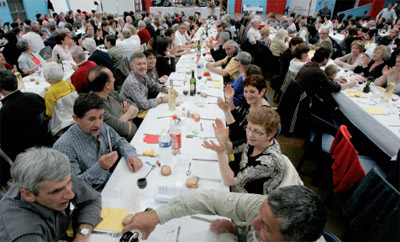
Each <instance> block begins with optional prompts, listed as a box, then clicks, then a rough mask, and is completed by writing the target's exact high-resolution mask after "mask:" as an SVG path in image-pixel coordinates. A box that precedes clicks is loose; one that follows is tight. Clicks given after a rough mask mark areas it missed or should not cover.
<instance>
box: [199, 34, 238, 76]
mask: <svg viewBox="0 0 400 242" xmlns="http://www.w3.org/2000/svg"><path fill="white" fill-rule="evenodd" d="M224 49H225V52H226V57H225V58H224V59H222V60H220V61H217V62H215V63H207V64H206V67H207V69H209V70H210V71H212V72H214V73H216V74H218V75H221V76H223V77H224V82H225V83H232V82H233V81H234V80H235V79H236V78H237V76H238V75H239V69H238V68H237V67H236V65H235V58H236V55H237V54H238V51H239V45H238V44H237V43H236V42H235V41H234V40H228V41H227V42H226V43H225V45H224ZM219 66H221V67H222V69H220V68H217V67H219Z"/></svg>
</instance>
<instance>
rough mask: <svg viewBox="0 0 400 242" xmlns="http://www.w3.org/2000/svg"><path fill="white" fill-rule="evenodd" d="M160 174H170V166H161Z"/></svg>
mask: <svg viewBox="0 0 400 242" xmlns="http://www.w3.org/2000/svg"><path fill="white" fill-rule="evenodd" d="M161 175H163V176H169V175H171V167H170V166H167V165H163V166H161Z"/></svg>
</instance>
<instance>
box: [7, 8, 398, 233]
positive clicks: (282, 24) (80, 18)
mask: <svg viewBox="0 0 400 242" xmlns="http://www.w3.org/2000/svg"><path fill="white" fill-rule="evenodd" d="M95 5H96V4H95ZM96 6H99V5H98V4H97V5H96ZM391 7H393V5H392V6H391ZM96 8H97V7H96ZM328 10H329V11H328ZM389 10H390V9H389ZM37 17H38V18H37V19H36V20H34V21H31V20H25V21H24V23H22V22H21V21H20V19H18V18H17V19H16V21H15V23H13V24H11V26H12V28H11V29H9V30H7V31H3V32H4V38H5V39H6V40H7V44H5V45H4V48H3V50H2V52H0V94H1V96H0V99H1V102H2V107H1V108H0V120H1V122H0V134H1V135H0V145H1V146H0V147H1V149H2V150H3V151H4V152H5V154H6V155H7V156H8V157H9V158H11V160H16V162H15V163H14V165H13V166H11V167H7V166H3V163H4V162H5V160H4V159H1V160H0V161H1V162H2V165H1V166H0V168H1V170H2V171H1V174H2V179H1V184H0V185H1V193H0V195H1V196H4V197H5V199H3V200H1V202H0V212H1V213H2V214H4V216H2V218H1V219H0V228H1V229H0V240H2V241H3V240H7V241H8V240H13V239H16V238H20V239H22V240H21V241H25V240H26V241H35V240H49V241H50V240H51V241H57V240H62V239H65V237H64V236H65V234H62V233H59V232H60V230H57V229H60V228H56V227H57V225H56V224H54V223H55V222H54V221H51V222H48V221H46V219H44V218H46V216H45V215H46V214H49V213H51V212H54V211H61V210H65V209H66V208H67V207H68V209H69V206H68V204H69V202H70V201H75V200H77V201H79V204H80V206H82V208H81V207H78V208H79V211H78V210H77V212H80V213H82V214H83V215H82V221H80V222H81V223H80V224H78V225H77V227H75V228H74V229H75V230H76V232H77V234H76V236H77V237H76V238H79V236H85V235H87V234H85V232H80V231H84V230H85V229H87V230H89V231H91V230H92V229H93V227H94V226H96V224H97V223H98V222H99V214H100V211H99V207H100V202H99V201H100V200H101V199H100V195H99V193H98V192H99V191H101V190H102V189H103V188H104V186H105V185H106V183H107V181H108V179H109V178H110V176H111V175H112V172H113V168H114V167H115V165H116V164H117V163H118V159H119V158H120V157H124V158H125V160H126V162H127V166H128V168H129V170H130V171H131V172H136V171H138V170H139V169H140V168H141V167H142V165H143V163H142V160H141V159H140V158H139V157H138V154H137V153H136V149H135V148H134V146H133V145H132V144H130V143H129V142H130V141H131V140H132V138H133V137H134V135H135V132H136V131H137V130H138V128H139V126H140V125H141V123H142V121H143V119H144V118H145V116H146V113H147V111H148V110H149V109H152V108H155V107H156V106H158V105H160V104H162V103H166V102H168V96H167V95H166V93H168V87H167V86H166V85H165V83H166V81H167V80H168V77H169V76H170V75H171V73H174V72H176V71H177V68H176V64H177V62H178V61H179V58H180V57H181V56H183V55H186V54H187V53H189V52H190V50H191V49H193V48H196V47H197V42H196V41H193V40H192V38H193V36H194V34H195V33H196V31H197V30H198V29H199V27H201V26H204V24H205V23H206V21H207V19H212V20H213V21H214V23H215V27H216V29H217V35H216V36H215V41H208V42H206V43H204V45H205V46H206V48H207V51H209V52H210V54H211V56H212V58H213V59H214V62H213V63H207V64H205V68H206V69H207V70H208V71H210V72H212V73H213V74H216V75H219V76H221V77H222V78H223V80H224V86H225V87H224V89H223V90H224V96H225V98H221V97H220V98H218V101H217V105H218V107H219V108H220V109H221V110H222V111H223V113H224V115H225V121H226V122H223V121H222V120H220V119H217V120H215V123H214V124H213V127H214V131H215V136H216V139H217V142H214V141H204V143H203V144H202V145H203V146H204V147H205V148H208V149H211V150H214V151H215V152H216V153H217V156H218V164H219V168H220V172H221V176H222V179H223V183H224V184H225V185H226V186H230V188H231V191H234V192H238V193H256V194H262V195H269V196H271V199H269V198H267V199H266V200H265V198H266V197H265V196H263V197H257V198H256V197H254V196H251V195H246V196H243V198H241V197H237V198H236V197H235V198H234V199H236V200H237V201H238V202H239V200H240V201H242V200H243V201H242V202H246V201H253V203H254V204H257V206H255V205H254V204H253V205H254V206H250V205H249V204H248V205H247V206H249V208H247V207H246V206H245V205H243V207H242V208H241V209H243V210H245V209H253V210H254V209H255V208H257V209H258V208H259V207H260V206H261V208H263V207H264V208H263V209H260V211H258V210H257V211H252V213H254V214H253V215H259V214H260V213H265V212H266V211H265V209H271V211H269V213H273V214H275V213H277V214H276V217H275V216H274V219H275V220H276V219H280V218H282V219H285V216H286V215H283V214H278V211H277V210H275V209H278V208H279V209H288V210H291V209H292V210H295V208H294V207H290V208H280V207H279V204H278V205H277V204H274V201H273V198H274V196H275V197H276V196H283V195H282V194H281V193H280V192H279V190H280V188H279V189H278V187H279V185H280V183H281V182H282V180H283V176H284V167H285V166H284V159H285V157H284V155H283V154H282V152H281V149H280V145H279V142H278V141H277V137H278V136H279V135H280V132H281V119H280V116H279V114H278V113H277V112H276V111H275V110H274V109H273V108H271V105H270V102H269V99H268V97H267V94H266V93H267V84H266V83H267V82H266V77H267V76H269V75H276V74H279V75H282V76H281V78H280V80H281V81H282V83H281V86H280V87H279V88H278V89H279V90H280V91H281V92H283V93H285V91H286V89H287V87H288V86H289V85H290V83H291V81H292V80H295V81H297V82H298V83H299V85H300V86H301V88H302V89H303V90H304V92H305V93H306V94H307V95H308V97H309V98H310V99H313V98H321V99H324V100H329V101H330V102H332V98H331V94H332V93H337V92H339V91H341V90H344V89H346V88H351V87H353V86H355V85H356V82H355V81H347V82H346V81H345V80H343V78H342V77H336V74H337V73H338V68H337V67H336V66H335V65H337V66H339V67H340V68H344V69H346V70H348V71H354V72H355V73H360V74H361V75H363V76H364V77H366V78H367V77H369V76H373V77H374V79H375V85H378V86H383V87H385V86H386V85H387V84H388V83H389V82H395V83H396V87H395V91H394V92H395V93H397V94H400V84H399V83H400V56H399V55H398V54H399V51H400V47H399V44H400V40H399V28H400V21H395V20H396V19H392V21H390V20H391V19H390V18H389V19H388V13H386V12H383V13H380V16H378V19H377V20H375V19H371V18H370V17H368V16H363V17H354V18H353V16H347V18H344V16H342V15H339V16H332V12H331V11H330V9H328V7H327V6H325V7H324V8H323V9H321V10H320V11H318V12H317V14H316V16H303V15H296V14H295V13H292V14H290V15H289V16H286V15H284V16H281V17H277V16H276V14H274V13H271V14H269V15H268V16H266V18H265V21H263V19H262V18H261V17H260V16H257V15H256V14H254V13H246V14H244V15H243V17H242V18H240V19H235V18H234V17H232V16H230V15H229V14H226V13H222V14H221V15H220V16H216V15H214V14H211V15H210V16H208V18H207V19H206V18H204V16H201V14H200V13H199V12H196V13H195V14H194V15H193V16H186V15H185V14H184V13H183V12H177V13H176V14H172V15H169V14H166V15H162V13H161V12H158V13H145V14H140V13H136V14H134V13H133V12H125V13H124V15H123V16H122V17H121V16H117V15H112V14H109V13H106V12H101V11H100V8H97V11H94V12H92V13H87V12H83V11H80V10H79V11H76V12H74V11H69V12H68V13H53V16H50V15H49V14H46V15H44V17H42V16H41V15H38V16H37ZM389 29H390V30H389ZM384 31H386V34H384V33H383V32H384ZM333 32H334V33H342V34H343V35H344V36H343V37H344V38H343V40H342V41H341V42H339V43H338V41H336V40H334V39H333V38H332V36H331V34H332V33H333ZM366 46H368V47H369V48H368V50H367V51H366V50H365V48H366ZM310 50H313V52H314V53H312V54H311V55H312V56H311V57H312V58H309V57H310ZM392 50H393V52H392ZM331 57H335V60H334V63H335V65H333V66H328V67H327V68H326V69H325V70H323V69H322V68H324V67H325V65H326V64H327V63H328V61H329V60H330V58H331ZM60 60H61V61H64V63H67V64H68V65H71V68H72V73H71V77H70V80H67V79H66V78H65V76H64V75H65V71H64V70H63V69H62V67H61V66H60V65H59V64H57V62H56V61H60ZM268 65H270V66H273V67H274V68H273V70H271V69H270V68H267V67H268ZM275 67H276V68H275ZM42 70H43V76H44V78H45V80H46V81H47V82H48V83H49V84H50V87H49V88H48V89H47V90H46V92H45V94H44V97H41V96H40V95H37V94H33V93H28V92H21V91H19V90H18V84H17V82H18V81H17V76H16V75H15V74H14V72H17V71H18V72H20V73H21V74H22V75H23V76H28V75H31V74H35V73H36V74H37V72H38V71H42ZM120 73H124V75H125V77H124V78H122V80H116V79H117V78H120V76H121V75H120ZM117 81H118V83H120V85H119V84H118V85H116V82H117ZM75 91H76V92H77V93H78V94H79V97H78V98H77V99H76V100H75V101H74V104H73V110H72V111H73V113H72V117H73V121H74V123H73V124H72V125H70V126H69V127H68V128H67V129H65V130H64V131H63V134H61V135H60V136H59V137H58V136H57V137H51V135H50V134H49V133H48V131H47V123H48V122H49V120H50V119H51V118H52V116H53V113H54V108H55V104H56V103H57V101H59V100H61V99H62V98H63V97H65V96H68V95H70V94H71V93H74V92H75ZM176 95H178V93H176ZM324 109H325V108H324V107H321V110H320V111H321V115H322V116H324V115H325V114H326V110H324ZM316 111H318V110H316ZM327 116H329V115H327ZM13 130H17V131H16V132H13ZM110 137H111V139H110ZM111 141H112V142H111ZM36 146H46V147H52V149H50V148H33V149H32V147H36ZM29 148H31V149H29ZM27 149H28V150H27ZM111 150H112V151H111ZM24 151H25V152H24ZM232 154H234V155H232ZM227 155H229V156H227ZM49 157H51V159H50V158H49ZM228 160H230V161H232V163H231V164H229V163H230V162H228ZM50 161H51V162H50ZM32 162H37V163H36V164H37V166H35V167H33V166H34V164H33V163H32ZM52 162H54V163H53V164H50V163H52ZM31 163H32V164H31ZM4 167H6V168H5V169H3V168H4ZM52 167H57V168H59V169H53V168H52ZM31 170H32V172H31V173H30V172H28V171H31ZM52 170H53V171H54V174H52ZM55 170H57V171H55ZM25 173H29V174H25ZM3 174H4V175H3ZM25 176H26V177H25ZM76 177H78V178H80V179H76ZM4 178H5V180H4ZM9 178H13V179H14V180H15V181H16V183H15V184H14V185H13V186H12V187H11V188H10V187H9V184H8V183H7V182H8V179H9ZM24 179H27V180H26V181H24ZM44 183H51V184H50V185H51V186H50V185H49V187H46V186H44V185H43V184H44ZM71 183H72V184H73V187H72V188H71ZM56 185H59V186H62V191H61V192H62V193H63V196H64V199H58V200H57V199H55V198H53V199H52V198H50V197H48V194H47V196H46V194H43V193H44V192H49V191H50V192H51V189H55V186H56ZM7 189H9V190H8V192H7V193H6V194H5V191H6V190H7ZM46 189H50V190H49V191H47V190H46ZM292 189H293V191H290V189H289V190H288V193H301V194H302V195H299V196H305V195H304V194H309V195H308V197H307V199H308V200H313V201H314V204H313V206H316V207H317V208H315V209H314V210H312V209H309V210H305V211H304V213H307V214H312V215H313V216H314V215H315V216H316V218H314V217H313V218H312V219H310V220H307V221H302V222H301V223H303V224H302V225H301V226H306V227H307V226H309V224H312V226H314V228H313V229H314V230H313V231H312V232H309V231H303V232H302V233H300V232H296V233H297V234H296V233H294V232H293V233H292V232H288V231H286V230H285V231H283V230H279V228H275V229H277V230H276V231H274V232H275V234H274V235H273V236H272V238H273V240H277V241H279V240H294V241H302V240H307V241H308V240H316V239H318V238H319V237H320V236H321V234H322V230H323V226H324V225H325V222H326V214H325V211H324V209H323V208H322V207H321V206H320V204H319V203H320V201H318V198H316V197H315V194H313V193H312V192H311V191H309V190H307V189H306V188H300V187H293V188H292ZM304 189H305V190H304ZM96 190H97V191H96ZM299 191H300V192H299ZM53 193H54V191H53ZM74 194H75V196H74ZM209 194H212V193H209ZM42 196H44V197H42ZM192 196H193V198H191V197H190V196H189V197H188V198H185V199H189V200H190V199H194V198H196V196H201V194H200V195H198V194H194V195H192ZM209 196H211V195H209ZM213 196H214V195H213ZM238 196H239V195H238ZM296 196H297V195H296ZM260 198H263V199H262V200H260ZM177 199H179V198H177ZM213 199H215V204H214V205H215V206H217V205H216V204H218V203H221V204H223V200H224V199H223V198H222V197H215V196H214V197H213ZM213 199H209V201H208V202H210V201H212V200H213ZM307 199H305V200H307ZM264 200H265V201H264ZM293 200H296V199H293ZM308 200H307V202H308ZM206 202H207V201H206ZM206 202H205V203H206ZM286 202H287V203H289V204H292V203H293V204H292V205H293V206H298V207H300V208H303V206H305V205H304V204H301V203H302V202H303V201H301V199H300V201H290V202H289V201H286ZM26 203H28V204H30V203H31V204H35V206H33V207H34V209H33V210H29V209H26V207H27V206H28V205H26ZM275 203H276V201H275ZM282 203H284V201H282ZM15 204H19V205H18V206H15ZM167 206H169V205H167ZM218 206H220V205H218ZM221 206H222V205H221ZM10 207H12V209H9V208H10ZM253 207H254V208H253ZM270 207H271V208H270ZM19 209H21V210H24V212H23V213H19ZM87 209H93V212H92V213H90V214H88V213H85V211H86V210H87ZM193 209H200V210H201V208H193ZM28 210H29V211H28ZM13 211H14V212H15V213H18V216H16V218H15V219H20V218H21V216H22V215H29V214H32V213H33V214H39V215H42V217H44V218H42V219H43V220H44V221H45V222H46V227H45V228H43V230H42V231H34V230H33V229H32V228H33V227H31V228H30V227H29V226H28V225H29V220H26V222H25V223H26V224H25V223H24V224H23V225H22V229H17V231H15V232H14V231H13V232H12V233H6V232H4V231H5V228H9V229H15V228H14V227H17V226H16V224H12V223H7V220H6V219H10V218H11V217H12V215H13V213H12V212H13ZM160 211H162V209H161V210H160ZM202 211H204V209H203V210H202ZM296 212H297V213H300V210H296ZM215 213H216V214H220V215H222V216H224V215H225V216H227V217H229V216H228V215H227V214H223V213H222V214H221V213H219V212H218V211H216V212H215ZM160 214H161V213H160ZM160 214H157V215H158V217H155V218H156V219H159V220H157V221H158V222H165V221H167V220H169V219H172V218H173V216H172V215H171V216H170V217H168V216H164V217H162V215H160ZM273 214H272V215H273ZM88 215H90V216H88ZM253 215H252V216H253ZM153 216H154V214H153ZM232 216H235V215H232ZM259 216H261V217H262V216H263V215H259ZM299 216H300V215H299ZM310 216H311V215H310ZM47 217H48V216H47ZM256 217H257V216H255V217H254V218H253V219H255V218H256ZM139 218H140V216H138V217H137V218H135V219H139ZM56 219H57V218H56ZM135 219H133V220H131V221H130V224H129V225H128V228H129V226H134V227H140V226H139V225H138V224H137V221H136V220H135ZM313 220H315V221H313ZM12 221H14V223H16V222H15V220H12ZM60 221H61V222H62V223H63V226H64V225H66V224H67V223H69V219H67V218H65V217H62V218H61V220H60ZM158 222H157V223H158ZM242 222H248V223H250V222H251V221H250V220H248V219H247V220H245V221H242ZM275 222H277V221H275ZM297 222H298V221H297ZM32 223H38V224H40V223H43V221H41V219H39V217H38V218H36V219H32ZM157 223H155V224H153V225H154V226H155V225H156V224H157ZM263 223H264V224H265V221H261V222H260V221H258V220H257V219H255V220H254V221H253V222H252V223H251V226H250V227H251V229H250V230H249V231H258V232H254V233H261V232H262V234H260V235H255V236H256V238H259V239H261V238H262V239H264V240H265V239H268V236H265V231H264V230H266V229H265V226H263V225H262V224H263ZM282 223H292V221H289V222H288V221H286V220H285V221H284V222H282ZM293 223H294V222H293ZM301 223H300V222H298V223H297V225H300V224H301ZM277 224H278V222H277ZM257 226H259V227H257ZM260 226H261V227H262V228H260ZM276 226H278V227H279V226H283V225H281V223H279V225H276ZM64 227H65V228H64ZM64 227H63V228H61V229H66V228H67V227H68V226H64ZM232 227H234V224H232V223H231V222H230V221H228V222H226V221H224V222H223V221H220V220H213V221H212V227H211V230H213V231H214V232H216V233H217V234H218V235H219V234H220V233H222V232H221V231H225V232H224V233H226V231H227V230H229V228H232ZM7 231H8V230H7ZM249 231H247V232H248V233H250V232H249ZM229 233H231V232H229ZM145 235H148V233H147V234H145ZM249 236H251V234H249ZM274 236H276V237H274ZM85 239H87V237H85ZM270 239H271V238H270ZM82 241H85V240H82Z"/></svg>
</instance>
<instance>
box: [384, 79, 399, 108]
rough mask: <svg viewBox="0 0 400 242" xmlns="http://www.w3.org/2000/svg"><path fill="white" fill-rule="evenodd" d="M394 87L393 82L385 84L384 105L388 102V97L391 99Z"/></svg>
mask: <svg viewBox="0 0 400 242" xmlns="http://www.w3.org/2000/svg"><path fill="white" fill-rule="evenodd" d="M395 86H396V83H395V82H389V83H388V84H387V87H386V92H385V95H384V96H383V101H384V102H386V103H387V102H389V100H390V97H391V96H392V94H393V91H394V88H395Z"/></svg>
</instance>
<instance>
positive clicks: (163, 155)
mask: <svg viewBox="0 0 400 242" xmlns="http://www.w3.org/2000/svg"><path fill="white" fill-rule="evenodd" d="M158 144H159V146H160V162H161V163H162V164H170V163H171V162H172V151H171V137H170V135H169V134H168V132H167V130H165V129H163V130H162V131H161V135H160V138H159V139H158Z"/></svg>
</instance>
